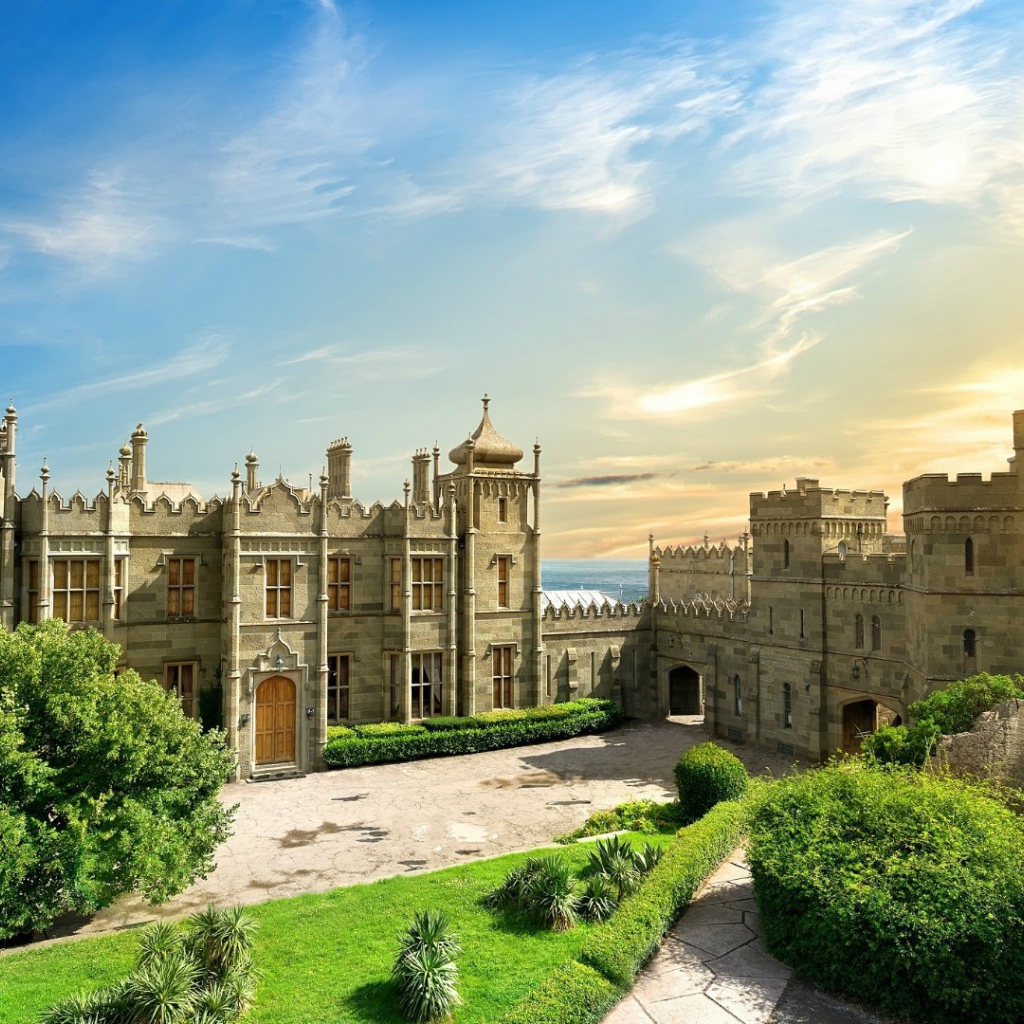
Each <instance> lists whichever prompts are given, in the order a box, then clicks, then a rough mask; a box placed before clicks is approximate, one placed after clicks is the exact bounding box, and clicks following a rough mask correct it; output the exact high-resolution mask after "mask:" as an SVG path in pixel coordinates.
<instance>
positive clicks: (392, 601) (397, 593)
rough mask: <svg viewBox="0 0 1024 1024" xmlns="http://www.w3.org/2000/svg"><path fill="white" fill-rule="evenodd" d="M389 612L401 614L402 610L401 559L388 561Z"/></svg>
mask: <svg viewBox="0 0 1024 1024" xmlns="http://www.w3.org/2000/svg"><path fill="white" fill-rule="evenodd" d="M388 601H389V604H388V610H389V611H393V612H400V611H401V610H402V560H401V559H400V558H389V559H388Z"/></svg>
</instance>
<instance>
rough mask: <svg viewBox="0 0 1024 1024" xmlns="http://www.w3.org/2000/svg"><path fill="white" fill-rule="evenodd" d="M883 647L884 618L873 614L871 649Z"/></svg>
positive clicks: (875, 649) (878, 649)
mask: <svg viewBox="0 0 1024 1024" xmlns="http://www.w3.org/2000/svg"><path fill="white" fill-rule="evenodd" d="M881 649H882V620H881V619H880V618H879V617H878V616H877V615H872V616H871V650H873V651H880V650H881Z"/></svg>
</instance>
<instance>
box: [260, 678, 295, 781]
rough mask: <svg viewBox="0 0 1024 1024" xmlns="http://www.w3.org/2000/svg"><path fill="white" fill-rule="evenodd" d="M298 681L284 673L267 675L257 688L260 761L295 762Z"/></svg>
mask: <svg viewBox="0 0 1024 1024" xmlns="http://www.w3.org/2000/svg"><path fill="white" fill-rule="evenodd" d="M295 711H296V708H295V684H294V683H293V682H292V681H291V680H290V679H286V678H285V677H284V676H272V677H271V678H270V679H264V680H263V682H262V683H260V685H259V687H258V688H257V690H256V763H257V764H284V763H288V764H294V762H295V719H296V714H295Z"/></svg>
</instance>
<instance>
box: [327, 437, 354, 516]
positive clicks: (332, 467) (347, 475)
mask: <svg viewBox="0 0 1024 1024" xmlns="http://www.w3.org/2000/svg"><path fill="white" fill-rule="evenodd" d="M327 480H328V484H327V499H328V501H330V500H331V499H332V498H351V497H352V445H350V444H349V443H348V438H347V437H342V438H340V439H339V440H337V441H333V442H331V445H330V447H329V448H328V449H327Z"/></svg>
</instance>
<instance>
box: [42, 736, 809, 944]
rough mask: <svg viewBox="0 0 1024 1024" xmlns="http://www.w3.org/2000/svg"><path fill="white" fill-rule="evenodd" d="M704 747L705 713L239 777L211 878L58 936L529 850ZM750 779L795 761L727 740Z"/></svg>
mask: <svg viewBox="0 0 1024 1024" xmlns="http://www.w3.org/2000/svg"><path fill="white" fill-rule="evenodd" d="M706 739H707V734H706V733H705V731H704V728H703V725H702V723H701V721H700V719H697V718H673V719H669V720H667V721H642V722H633V723H630V724H628V725H626V726H623V727H622V728H620V729H616V730H613V731H612V732H609V733H604V734H601V735H597V736H582V737H576V738H574V739H570V740H562V741H558V742H554V743H543V744H537V745H534V746H527V747H516V748H513V749H509V750H499V751H494V752H490V753H483V754H469V755H465V756H460V757H443V758H436V759H433V760H425V761H414V762H409V763H405V764H392V765H377V766H373V767H367V768H354V769H346V770H343V771H334V772H319V773H316V774H312V775H307V776H306V777H305V778H300V779H291V780H285V781H279V782H260V783H244V782H242V783H236V784H234V785H230V786H227V787H225V789H224V791H223V793H222V799H223V800H224V801H225V803H228V804H238V805H239V807H238V814H237V818H236V822H235V834H234V835H233V836H232V838H231V839H230V840H229V841H228V842H227V843H226V844H225V845H224V846H223V847H221V849H220V850H219V852H218V855H217V867H216V870H215V871H213V872H212V873H211V875H210V876H209V878H207V879H205V880H202V879H201V880H199V881H198V882H196V883H195V884H194V885H193V886H191V887H190V888H189V889H188V890H186V891H185V892H184V893H182V894H181V895H180V896H178V897H176V898H174V899H172V900H170V901H169V902H168V903H166V904H163V905H162V906H159V907H151V906H149V905H148V904H146V903H144V902H143V901H142V900H139V899H126V900H122V901H120V902H119V903H117V904H116V905H115V906H113V907H109V908H107V909H106V910H103V911H101V912H100V913H99V914H96V915H95V916H94V917H93V918H91V919H89V920H88V921H86V922H84V923H83V922H74V923H67V924H65V925H55V926H54V927H53V928H51V929H48V931H47V934H48V936H50V937H53V938H60V937H64V936H70V935H92V934H99V933H102V932H107V931H111V930H115V929H120V928H124V927H127V926H131V925H135V924H140V923H142V922H145V921H151V920H153V919H155V918H157V917H172V918H173V917H181V916H184V915H186V914H189V913H192V912H193V911H195V910H197V909H199V908H201V907H203V906H205V905H206V904H207V903H208V902H211V901H212V902H215V903H217V904H225V903H232V902H238V903H259V902H262V901H264V900H269V899H278V898H280V897H284V896H295V895H299V894H300V893H307V892H323V891H326V890H328V889H333V888H336V887H337V886H343V885H353V884H356V883H360V882H371V881H374V880H376V879H379V878H387V877H390V876H392V875H400V874H408V873H415V872H422V871H433V870H436V869H438V868H444V867H451V866H453V865H456V864H462V863H467V862H469V861H472V860H478V859H480V858H484V857H494V856H498V855H501V854H505V853H513V852H517V851H521V850H528V849H533V848H536V847H538V846H543V845H545V844H548V843H550V842H552V840H553V839H554V838H555V837H556V836H559V835H562V834H564V833H566V832H569V831H572V830H573V829H575V828H576V827H578V826H579V825H581V824H582V823H583V821H584V820H585V819H586V818H587V817H588V816H589V815H590V814H592V813H593V812H594V811H596V810H600V809H602V808H607V807H613V806H614V805H616V804H618V803H622V802H623V801H626V800H639V799H645V798H649V799H656V800H668V799H671V798H673V797H674V795H675V789H674V782H673V776H672V770H673V768H674V766H675V763H676V761H677V760H678V759H679V755H680V754H681V753H682V752H683V751H684V750H686V749H688V748H689V747H692V746H694V745H696V744H697V743H701V742H703V741H704V740H706ZM729 747H730V749H731V750H733V751H734V752H735V753H736V755H737V756H738V757H740V758H741V760H743V762H744V764H745V765H746V767H747V769H748V771H749V772H750V773H751V774H752V775H759V774H764V773H766V772H770V773H772V774H774V775H781V774H783V773H785V772H786V771H787V770H788V769H789V768H790V767H791V764H792V759H791V758H786V757H782V756H779V755H776V754H772V753H770V752H767V751H765V750H763V749H758V748H754V747H745V746H741V745H736V746H733V745H731V744H730V745H729Z"/></svg>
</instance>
